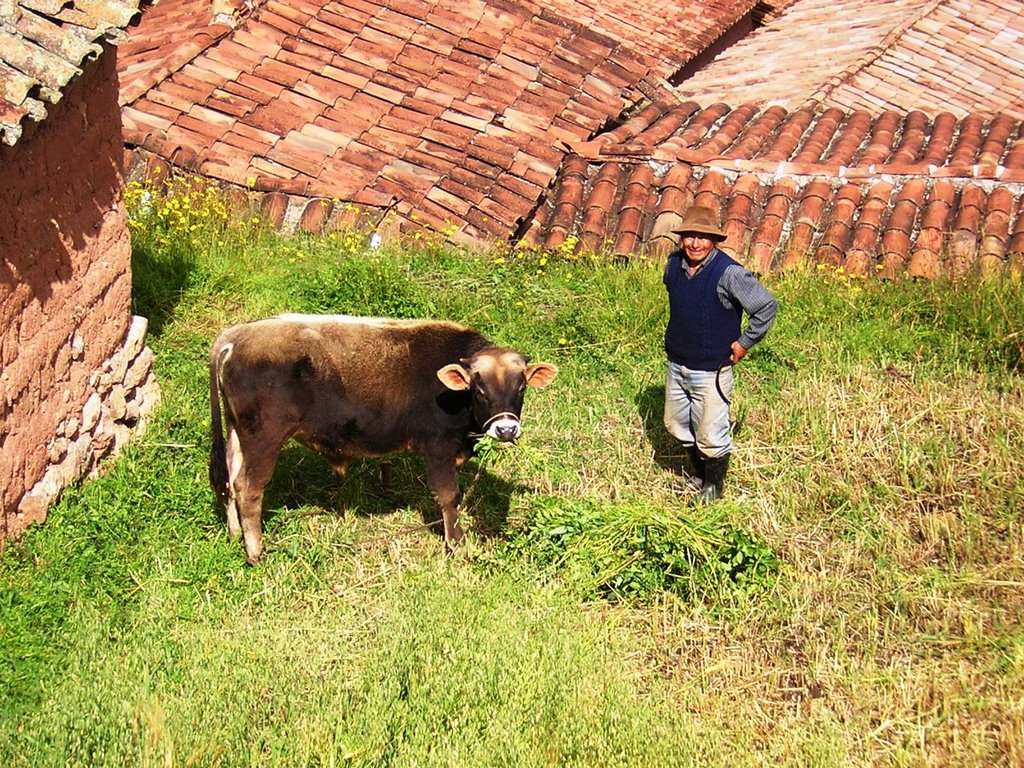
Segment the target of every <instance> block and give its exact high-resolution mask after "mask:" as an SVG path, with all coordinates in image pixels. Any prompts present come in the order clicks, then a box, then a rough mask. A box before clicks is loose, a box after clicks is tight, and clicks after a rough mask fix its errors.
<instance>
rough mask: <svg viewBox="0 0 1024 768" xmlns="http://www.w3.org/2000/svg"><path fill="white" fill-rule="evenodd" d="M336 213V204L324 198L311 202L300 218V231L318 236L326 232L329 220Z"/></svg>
mask: <svg viewBox="0 0 1024 768" xmlns="http://www.w3.org/2000/svg"><path fill="white" fill-rule="evenodd" d="M333 212H334V203H333V202H331V201H330V200H325V199H323V198H314V199H313V200H310V201H309V202H308V203H307V204H306V207H305V208H304V209H303V211H302V215H301V216H300V217H299V224H298V229H299V230H300V231H302V232H309V233H310V234H313V235H317V234H320V233H321V232H323V231H324V227H325V226H326V224H327V220H328V219H329V218H330V217H331V214H332V213H333Z"/></svg>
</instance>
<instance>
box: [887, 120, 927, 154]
mask: <svg viewBox="0 0 1024 768" xmlns="http://www.w3.org/2000/svg"><path fill="white" fill-rule="evenodd" d="M927 131H928V117H927V116H926V115H925V114H924V112H918V111H914V112H911V113H909V114H908V115H907V116H906V117H905V118H904V119H903V136H902V137H901V138H900V143H899V146H897V147H896V150H895V151H894V152H893V153H892V158H891V159H890V160H889V162H890V163H892V164H893V165H910V164H911V163H916V162H918V158H919V157H920V156H921V148H922V147H923V146H924V142H925V138H926V137H927Z"/></svg>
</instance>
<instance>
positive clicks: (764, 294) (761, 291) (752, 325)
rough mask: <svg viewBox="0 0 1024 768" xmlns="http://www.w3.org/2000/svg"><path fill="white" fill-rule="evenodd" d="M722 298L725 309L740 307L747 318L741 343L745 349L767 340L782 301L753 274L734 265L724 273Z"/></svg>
mask: <svg viewBox="0 0 1024 768" xmlns="http://www.w3.org/2000/svg"><path fill="white" fill-rule="evenodd" d="M718 298H719V299H720V300H721V302H722V304H724V305H725V306H735V305H736V304H739V305H740V306H741V307H743V311H744V312H745V313H746V314H747V327H746V328H744V329H743V332H742V333H741V334H740V337H739V338H738V339H737V341H738V342H739V343H740V345H741V346H742V347H743V348H744V349H750V348H751V347H752V346H754V345H755V344H757V342H759V341H760V340H761V339H763V338H764V337H765V335H766V334H767V333H768V329H769V328H771V327H772V323H774V322H775V314H776V312H778V308H779V303H778V301H777V300H776V299H775V297H774V296H772V294H771V292H770V291H769V290H768V289H767V288H765V287H764V286H763V285H762V284H761V281H760V280H758V279H757V278H756V277H755V276H754V274H753V273H752V272H751V271H750V270H748V269H746V268H744V267H742V266H740V265H730V266H729V267H728V268H727V269H726V270H725V272H723V273H722V279H721V280H720V281H719V283H718Z"/></svg>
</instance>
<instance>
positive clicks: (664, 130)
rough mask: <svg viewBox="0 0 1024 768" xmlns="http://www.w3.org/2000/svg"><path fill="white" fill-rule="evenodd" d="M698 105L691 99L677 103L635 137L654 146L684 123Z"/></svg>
mask: <svg viewBox="0 0 1024 768" xmlns="http://www.w3.org/2000/svg"><path fill="white" fill-rule="evenodd" d="M698 109H699V107H698V106H697V105H696V104H694V103H693V102H692V101H689V102H686V103H685V104H679V105H678V106H675V107H673V108H672V109H670V110H669V111H668V112H666V113H665V114H664V115H662V116H661V117H660V118H659V119H658V120H657V121H656V122H655V123H654V124H653V125H651V127H650V128H648V129H647V130H646V131H644V132H643V134H642V135H640V136H638V137H637V138H638V139H640V140H642V141H643V143H644V144H645V145H647V146H648V147H656V146H658V145H659V144H661V143H662V142H664V141H665V140H666V139H668V138H669V137H670V136H672V134H674V133H675V132H676V131H678V130H679V129H680V128H681V127H683V126H684V125H686V121H687V120H689V119H690V116H691V115H693V113H694V112H696V111H697V110H698Z"/></svg>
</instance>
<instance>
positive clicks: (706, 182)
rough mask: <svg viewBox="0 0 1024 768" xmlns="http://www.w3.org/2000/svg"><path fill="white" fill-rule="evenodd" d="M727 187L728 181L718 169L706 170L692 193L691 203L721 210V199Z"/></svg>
mask: <svg viewBox="0 0 1024 768" xmlns="http://www.w3.org/2000/svg"><path fill="white" fill-rule="evenodd" d="M728 189H729V181H728V179H726V177H725V176H724V175H723V174H722V173H720V172H718V171H708V172H707V173H705V174H704V178H703V179H701V180H700V184H698V185H697V191H696V192H695V193H694V195H693V204H694V205H702V206H705V207H707V208H713V209H714V210H716V211H719V212H721V210H722V200H723V199H724V198H725V194H726V192H727V191H728Z"/></svg>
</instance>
